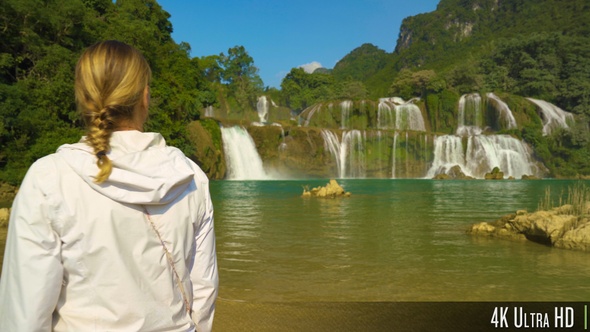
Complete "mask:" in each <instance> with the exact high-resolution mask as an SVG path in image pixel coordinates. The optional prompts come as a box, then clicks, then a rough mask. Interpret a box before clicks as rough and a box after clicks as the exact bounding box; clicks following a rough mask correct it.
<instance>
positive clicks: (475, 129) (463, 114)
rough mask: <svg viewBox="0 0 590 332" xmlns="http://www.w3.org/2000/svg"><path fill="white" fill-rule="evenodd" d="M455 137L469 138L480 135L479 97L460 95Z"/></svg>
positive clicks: (475, 95)
mask: <svg viewBox="0 0 590 332" xmlns="http://www.w3.org/2000/svg"><path fill="white" fill-rule="evenodd" d="M457 121H458V125H457V135H459V136H471V135H479V134H481V133H482V128H481V123H482V114H481V97H480V95H479V94H477V93H471V94H467V95H462V96H461V98H460V99H459V116H458V119H457Z"/></svg>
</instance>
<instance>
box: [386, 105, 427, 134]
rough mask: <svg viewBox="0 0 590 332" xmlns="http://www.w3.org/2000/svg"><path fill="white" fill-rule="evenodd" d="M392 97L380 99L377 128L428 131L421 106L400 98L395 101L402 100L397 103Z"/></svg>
mask: <svg viewBox="0 0 590 332" xmlns="http://www.w3.org/2000/svg"><path fill="white" fill-rule="evenodd" d="M393 100H394V99H392V98H381V99H379V105H378V109H377V128H378V129H396V130H414V131H426V127H425V126H424V118H423V117H422V112H421V111H420V108H419V107H418V106H416V105H415V104H414V103H412V102H407V103H406V102H403V100H400V99H399V98H397V99H395V101H398V102H399V101H402V103H401V104H397V103H395V102H394V101H393Z"/></svg>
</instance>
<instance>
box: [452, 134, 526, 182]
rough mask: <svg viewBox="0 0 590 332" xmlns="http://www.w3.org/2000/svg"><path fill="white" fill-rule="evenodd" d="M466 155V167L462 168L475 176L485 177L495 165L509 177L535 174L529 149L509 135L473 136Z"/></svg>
mask: <svg viewBox="0 0 590 332" xmlns="http://www.w3.org/2000/svg"><path fill="white" fill-rule="evenodd" d="M465 155H466V156H465V168H463V167H462V168H463V169H464V172H465V173H466V174H467V173H469V174H468V175H470V176H473V177H475V178H483V177H484V176H485V174H486V173H488V172H490V171H491V170H492V169H493V168H494V167H499V168H500V170H501V171H502V172H504V175H505V176H507V177H510V176H511V177H514V178H521V177H522V176H523V175H531V174H534V172H533V167H532V164H533V160H532V157H531V153H530V151H529V149H528V148H527V146H526V145H525V144H524V143H523V142H522V141H519V140H518V139H516V138H514V137H511V136H509V135H478V136H471V137H469V139H468V142H467V151H466V152H465Z"/></svg>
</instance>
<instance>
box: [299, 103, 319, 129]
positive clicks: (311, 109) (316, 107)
mask: <svg viewBox="0 0 590 332" xmlns="http://www.w3.org/2000/svg"><path fill="white" fill-rule="evenodd" d="M320 108H322V104H315V105H313V106H310V107H308V108H306V109H305V110H304V111H303V112H301V115H303V114H304V113H306V115H307V117H306V118H305V123H304V124H303V125H304V126H305V127H307V126H309V121H311V117H312V116H313V114H314V113H315V112H317V110H319V109H320Z"/></svg>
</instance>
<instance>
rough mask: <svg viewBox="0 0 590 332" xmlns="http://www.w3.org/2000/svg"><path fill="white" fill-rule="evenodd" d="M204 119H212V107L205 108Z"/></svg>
mask: <svg viewBox="0 0 590 332" xmlns="http://www.w3.org/2000/svg"><path fill="white" fill-rule="evenodd" d="M204 117H206V118H212V117H213V106H212V105H209V106H207V107H205V115H204Z"/></svg>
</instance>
